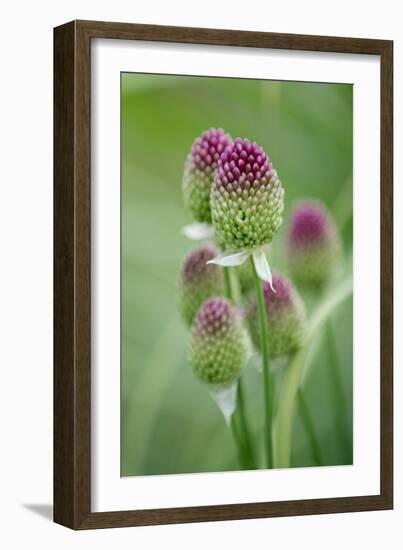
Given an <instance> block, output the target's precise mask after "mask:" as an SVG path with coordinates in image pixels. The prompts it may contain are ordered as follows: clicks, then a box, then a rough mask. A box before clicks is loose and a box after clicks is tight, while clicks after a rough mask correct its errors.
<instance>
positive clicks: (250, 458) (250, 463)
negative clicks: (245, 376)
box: [238, 378, 256, 468]
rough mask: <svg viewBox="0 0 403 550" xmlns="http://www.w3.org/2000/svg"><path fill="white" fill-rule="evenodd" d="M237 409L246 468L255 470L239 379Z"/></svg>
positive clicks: (240, 380) (241, 384) (241, 386)
mask: <svg viewBox="0 0 403 550" xmlns="http://www.w3.org/2000/svg"><path fill="white" fill-rule="evenodd" d="M238 408H239V416H240V421H241V426H242V432H243V439H244V446H245V451H246V454H247V458H248V466H249V467H250V468H256V464H255V457H254V453H253V445H252V440H251V437H250V432H249V426H248V420H247V416H246V410H245V400H244V390H243V383H242V379H241V378H240V379H239V381H238Z"/></svg>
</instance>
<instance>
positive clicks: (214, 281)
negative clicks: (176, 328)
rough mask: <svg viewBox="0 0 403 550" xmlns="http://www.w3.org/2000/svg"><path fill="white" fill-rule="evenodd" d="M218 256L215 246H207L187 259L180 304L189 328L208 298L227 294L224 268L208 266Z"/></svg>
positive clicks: (181, 286)
mask: <svg viewBox="0 0 403 550" xmlns="http://www.w3.org/2000/svg"><path fill="white" fill-rule="evenodd" d="M217 254H218V249H217V248H216V247H215V246H214V245H212V244H205V245H202V246H199V247H198V248H196V249H195V250H193V251H192V252H190V254H189V255H188V256H187V257H186V258H185V261H184V263H183V266H182V272H181V277H180V284H179V302H180V310H181V314H182V318H183V320H184V321H185V323H186V324H187V325H188V326H190V325H191V324H192V322H193V319H194V317H195V315H196V313H197V312H198V310H199V308H200V306H201V305H202V303H203V302H205V301H206V300H207V298H211V297H212V296H220V295H221V296H222V295H223V294H224V292H225V283H224V272H223V269H222V267H220V266H218V265H215V264H207V262H208V261H209V260H211V259H213V258H214V257H215V256H217Z"/></svg>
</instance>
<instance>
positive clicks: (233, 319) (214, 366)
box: [190, 298, 248, 386]
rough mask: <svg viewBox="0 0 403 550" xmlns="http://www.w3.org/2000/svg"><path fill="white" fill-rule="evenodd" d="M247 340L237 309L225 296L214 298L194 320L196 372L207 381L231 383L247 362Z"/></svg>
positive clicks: (192, 349)
mask: <svg viewBox="0 0 403 550" xmlns="http://www.w3.org/2000/svg"><path fill="white" fill-rule="evenodd" d="M247 343H248V340H247V334H246V331H245V329H244V327H243V325H242V321H241V318H240V316H239V314H238V312H237V310H236V309H235V308H234V307H233V306H231V304H230V303H229V302H228V300H226V299H225V298H210V299H209V300H207V302H205V303H204V304H203V305H202V307H201V308H200V310H199V313H198V314H197V317H196V318H195V321H194V323H193V329H192V335H191V342H190V362H191V365H192V368H193V371H194V373H195V375H196V376H197V378H199V380H201V381H202V382H204V383H206V384H212V385H214V386H227V385H229V384H231V383H232V382H234V381H235V380H237V379H238V378H239V376H240V374H241V371H242V368H243V367H244V366H245V364H246V361H247V357H248V344H247Z"/></svg>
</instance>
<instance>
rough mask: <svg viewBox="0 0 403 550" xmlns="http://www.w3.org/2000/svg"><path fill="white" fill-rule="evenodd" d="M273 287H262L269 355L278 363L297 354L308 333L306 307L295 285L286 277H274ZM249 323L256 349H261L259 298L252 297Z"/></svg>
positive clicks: (264, 284)
mask: <svg viewBox="0 0 403 550" xmlns="http://www.w3.org/2000/svg"><path fill="white" fill-rule="evenodd" d="M273 287H274V289H275V291H276V292H275V293H274V292H273V291H272V290H271V288H270V286H269V283H267V282H264V283H263V294H264V300H265V304H266V313H267V320H268V326H269V355H270V357H271V358H273V359H275V358H277V357H284V356H287V355H291V354H292V353H294V352H296V351H297V350H298V349H299V348H300V347H301V345H302V342H303V337H304V330H305V322H306V315H305V307H304V304H303V302H302V300H301V298H300V296H299V294H298V292H297V290H296V289H295V288H294V286H293V285H292V283H291V282H290V281H289V280H288V279H287V278H286V277H284V276H283V275H279V274H274V275H273ZM248 320H249V326H250V332H251V337H252V341H253V343H254V345H255V346H256V347H257V348H258V349H260V345H261V344H260V324H259V316H258V308H257V302H256V297H255V296H253V298H252V300H251V303H250V306H249V311H248Z"/></svg>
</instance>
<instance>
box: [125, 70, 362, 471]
mask: <svg viewBox="0 0 403 550" xmlns="http://www.w3.org/2000/svg"><path fill="white" fill-rule="evenodd" d="M120 124H121V472H120V473H121V476H122V477H127V476H145V475H168V474H190V473H193V474H194V473H202V472H228V471H241V470H257V469H268V468H307V467H327V466H335V465H338V466H340V465H351V464H353V280H352V272H353V85H352V84H339V83H316V82H296V81H274V80H273V81H271V80H257V79H245V78H227V77H226V78H223V77H208V76H203V77H200V76H185V75H166V74H161V75H160V74H140V73H128V72H127V73H125V72H123V73H121V121H120Z"/></svg>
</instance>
